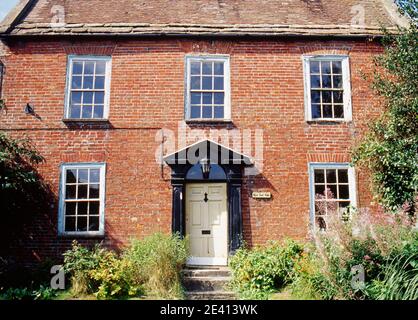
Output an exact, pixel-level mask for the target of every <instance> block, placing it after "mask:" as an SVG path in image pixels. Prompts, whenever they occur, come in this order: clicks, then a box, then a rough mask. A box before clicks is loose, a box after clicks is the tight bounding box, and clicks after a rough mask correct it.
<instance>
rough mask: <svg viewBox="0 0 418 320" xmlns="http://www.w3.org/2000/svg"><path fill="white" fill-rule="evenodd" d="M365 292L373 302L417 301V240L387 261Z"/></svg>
mask: <svg viewBox="0 0 418 320" xmlns="http://www.w3.org/2000/svg"><path fill="white" fill-rule="evenodd" d="M367 291H368V296H369V297H370V298H371V299H375V300H418V238H417V239H416V240H415V241H414V242H413V243H409V244H407V245H405V247H404V248H403V250H402V252H401V253H399V254H397V255H395V256H394V257H393V258H392V259H390V260H389V262H388V263H387V264H386V265H385V266H384V267H383V268H382V271H381V273H380V274H379V276H378V277H376V279H374V280H373V281H372V283H371V285H369V286H368V290H367Z"/></svg>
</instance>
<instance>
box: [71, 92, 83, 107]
mask: <svg viewBox="0 0 418 320" xmlns="http://www.w3.org/2000/svg"><path fill="white" fill-rule="evenodd" d="M80 103H81V92H71V102H70V104H80Z"/></svg>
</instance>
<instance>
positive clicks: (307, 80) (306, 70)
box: [302, 55, 352, 122]
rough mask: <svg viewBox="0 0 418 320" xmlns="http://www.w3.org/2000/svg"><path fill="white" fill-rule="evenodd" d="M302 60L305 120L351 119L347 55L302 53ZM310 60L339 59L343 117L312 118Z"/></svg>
mask: <svg viewBox="0 0 418 320" xmlns="http://www.w3.org/2000/svg"><path fill="white" fill-rule="evenodd" d="M302 60H303V77H304V91H305V120H306V121H339V122H348V121H351V120H352V105H351V80H350V60H349V56H347V55H304V56H302ZM311 61H341V67H342V78H343V91H344V92H343V101H344V118H341V119H340V118H312V108H311V77H310V74H311V68H310V62H311Z"/></svg>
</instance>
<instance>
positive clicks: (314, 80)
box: [311, 76, 321, 88]
mask: <svg viewBox="0 0 418 320" xmlns="http://www.w3.org/2000/svg"><path fill="white" fill-rule="evenodd" d="M311 88H321V77H320V76H311Z"/></svg>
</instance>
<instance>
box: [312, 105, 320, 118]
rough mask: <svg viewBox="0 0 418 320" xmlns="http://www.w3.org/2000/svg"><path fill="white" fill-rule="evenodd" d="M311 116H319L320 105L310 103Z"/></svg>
mask: <svg viewBox="0 0 418 320" xmlns="http://www.w3.org/2000/svg"><path fill="white" fill-rule="evenodd" d="M312 118H314V119H316V118H321V105H319V104H312Z"/></svg>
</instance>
